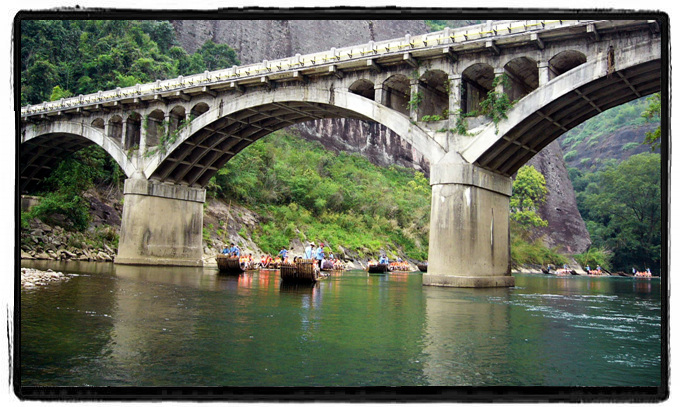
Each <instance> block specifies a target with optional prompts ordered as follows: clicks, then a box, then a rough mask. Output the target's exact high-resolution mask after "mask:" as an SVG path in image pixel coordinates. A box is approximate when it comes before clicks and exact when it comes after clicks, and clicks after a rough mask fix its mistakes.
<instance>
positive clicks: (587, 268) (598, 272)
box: [586, 264, 602, 276]
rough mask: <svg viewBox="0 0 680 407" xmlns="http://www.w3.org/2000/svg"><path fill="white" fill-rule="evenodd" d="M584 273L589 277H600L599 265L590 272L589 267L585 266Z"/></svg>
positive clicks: (600, 269)
mask: <svg viewBox="0 0 680 407" xmlns="http://www.w3.org/2000/svg"><path fill="white" fill-rule="evenodd" d="M586 273H588V275H591V276H601V275H602V267H600V265H599V264H598V265H597V268H596V269H595V270H591V269H590V266H589V265H587V264H586Z"/></svg>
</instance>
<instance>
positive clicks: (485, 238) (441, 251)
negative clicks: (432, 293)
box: [423, 158, 515, 287]
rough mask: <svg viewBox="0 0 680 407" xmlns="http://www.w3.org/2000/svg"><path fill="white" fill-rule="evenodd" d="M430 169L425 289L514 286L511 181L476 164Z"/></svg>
mask: <svg viewBox="0 0 680 407" xmlns="http://www.w3.org/2000/svg"><path fill="white" fill-rule="evenodd" d="M446 160H447V159H446V158H445V159H444V160H442V161H443V162H440V163H438V164H436V165H434V166H432V167H431V172H430V183H431V185H432V211H431V214H430V248H429V254H428V268H427V274H425V275H423V285H435V286H447V287H511V286H514V284H515V281H514V277H512V276H511V275H510V195H512V179H511V178H509V177H505V176H502V175H498V174H495V173H492V172H489V171H486V170H484V169H482V168H480V167H477V166H474V165H472V164H467V163H462V162H457V163H455V162H450V161H449V162H444V161H446Z"/></svg>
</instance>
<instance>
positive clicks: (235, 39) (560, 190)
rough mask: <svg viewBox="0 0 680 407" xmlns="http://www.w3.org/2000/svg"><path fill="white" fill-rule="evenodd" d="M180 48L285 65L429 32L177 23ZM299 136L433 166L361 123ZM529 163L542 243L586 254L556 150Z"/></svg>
mask: <svg viewBox="0 0 680 407" xmlns="http://www.w3.org/2000/svg"><path fill="white" fill-rule="evenodd" d="M172 23H173V25H174V27H175V30H176V32H177V37H178V39H179V41H180V43H181V44H182V46H183V47H184V48H185V49H186V50H187V51H188V52H193V51H194V50H196V49H197V48H198V47H200V46H201V45H202V44H203V43H204V42H205V41H206V40H208V39H211V40H213V41H214V42H217V43H226V44H229V46H231V47H232V48H234V49H235V50H236V51H237V53H238V55H239V58H240V60H241V62H242V63H244V64H247V63H254V62H260V61H262V60H264V59H266V60H273V59H277V58H285V57H288V56H291V55H295V54H296V53H300V54H306V53H312V52H318V51H323V50H327V49H330V48H332V47H343V46H348V45H353V44H361V43H365V42H368V41H370V40H374V41H380V40H386V39H390V38H397V37H402V36H404V35H405V34H407V33H409V34H412V35H417V34H422V33H425V32H427V31H428V29H427V26H426V24H425V22H424V21H409V20H340V21H338V20H228V21H227V20H214V21H173V22H172ZM298 133H299V135H300V136H302V137H303V138H306V139H308V140H317V141H320V142H321V143H322V144H323V145H324V146H326V147H327V148H328V149H331V150H335V151H350V152H357V153H361V154H363V155H364V156H366V157H367V158H368V159H369V160H370V161H371V162H373V163H374V164H378V165H390V164H398V165H402V166H405V167H412V168H415V169H418V170H420V171H423V172H424V173H425V174H426V175H428V176H429V166H430V163H428V162H427V161H426V160H425V159H424V158H423V157H422V156H421V155H420V154H418V152H417V151H416V150H415V149H413V148H412V146H410V145H409V144H408V143H406V142H404V141H403V140H402V139H401V138H400V137H399V136H397V135H396V134H395V133H393V132H392V131H390V130H389V129H386V128H385V127H383V126H381V125H379V124H376V123H365V122H360V121H356V120H349V119H348V120H345V119H335V120H323V121H315V122H308V123H304V124H301V125H298ZM531 163H532V164H533V165H534V166H535V167H536V168H537V169H538V170H539V171H541V172H542V173H543V174H544V176H545V178H546V182H547V184H548V190H549V193H548V197H547V201H546V204H545V205H544V207H543V208H542V209H541V215H542V216H543V217H544V219H547V220H548V222H549V225H550V226H549V227H548V228H547V229H546V230H545V231H541V232H542V233H545V239H546V241H547V242H548V243H549V244H550V245H551V246H560V247H562V248H563V249H564V250H565V251H566V252H569V253H577V252H580V251H583V250H585V249H587V247H588V246H589V245H590V237H589V235H588V231H587V230H586V228H585V224H584V222H583V220H582V219H581V215H580V214H579V212H578V209H577V207H576V201H575V198H574V191H573V188H572V186H571V182H570V181H569V178H568V176H567V171H566V167H565V164H564V159H563V157H562V152H561V149H560V147H559V145H558V144H557V143H553V144H551V145H550V146H549V147H548V148H546V149H545V150H544V151H542V152H541V153H540V154H538V155H537V156H536V157H534V159H533V160H532V161H531Z"/></svg>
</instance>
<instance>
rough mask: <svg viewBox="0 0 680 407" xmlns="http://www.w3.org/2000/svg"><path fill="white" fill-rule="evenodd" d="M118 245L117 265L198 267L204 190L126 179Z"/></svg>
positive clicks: (200, 261)
mask: <svg viewBox="0 0 680 407" xmlns="http://www.w3.org/2000/svg"><path fill="white" fill-rule="evenodd" d="M124 194H125V203H124V204H123V218H122V225H121V229H120V243H119V245H118V255H117V256H116V259H115V262H116V263H120V264H144V265H168V266H202V265H203V259H202V257H203V203H204V202H205V189H201V188H189V187H185V186H178V185H167V184H162V183H158V182H153V181H148V180H146V179H143V178H129V179H127V180H126V181H125V187H124Z"/></svg>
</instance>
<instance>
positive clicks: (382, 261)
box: [378, 253, 390, 264]
mask: <svg viewBox="0 0 680 407" xmlns="http://www.w3.org/2000/svg"><path fill="white" fill-rule="evenodd" d="M378 263H379V264H390V261H389V260H388V259H387V256H385V254H384V253H383V254H381V255H380V260H378Z"/></svg>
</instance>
